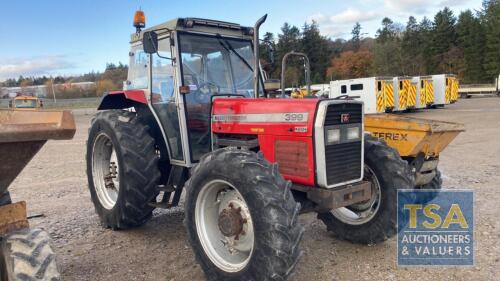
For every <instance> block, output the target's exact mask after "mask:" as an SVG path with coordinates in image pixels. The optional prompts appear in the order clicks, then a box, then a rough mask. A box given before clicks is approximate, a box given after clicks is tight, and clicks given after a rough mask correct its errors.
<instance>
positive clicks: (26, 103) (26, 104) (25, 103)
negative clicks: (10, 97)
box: [16, 99, 36, 108]
mask: <svg viewBox="0 0 500 281" xmlns="http://www.w3.org/2000/svg"><path fill="white" fill-rule="evenodd" d="M16 107H17V108H35V107H36V100H34V99H33V100H32V99H18V100H16Z"/></svg>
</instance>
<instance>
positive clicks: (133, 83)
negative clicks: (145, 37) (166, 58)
mask: <svg viewBox="0 0 500 281" xmlns="http://www.w3.org/2000/svg"><path fill="white" fill-rule="evenodd" d="M129 56H130V63H129V68H128V79H129V80H128V81H127V89H129V90H133V89H147V88H148V64H149V58H148V54H146V53H144V50H143V49H142V46H140V45H139V46H134V47H132V50H131V51H130V53H129Z"/></svg>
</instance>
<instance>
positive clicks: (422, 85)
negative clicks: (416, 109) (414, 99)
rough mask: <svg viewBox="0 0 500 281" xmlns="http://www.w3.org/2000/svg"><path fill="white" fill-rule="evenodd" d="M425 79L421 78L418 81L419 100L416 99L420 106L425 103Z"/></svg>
mask: <svg viewBox="0 0 500 281" xmlns="http://www.w3.org/2000/svg"><path fill="white" fill-rule="evenodd" d="M426 82H427V81H425V80H422V81H421V82H420V83H421V84H420V85H418V86H419V87H420V100H419V101H418V102H419V103H420V106H425V105H426V103H425V102H426V94H427V93H426V87H427V84H426Z"/></svg>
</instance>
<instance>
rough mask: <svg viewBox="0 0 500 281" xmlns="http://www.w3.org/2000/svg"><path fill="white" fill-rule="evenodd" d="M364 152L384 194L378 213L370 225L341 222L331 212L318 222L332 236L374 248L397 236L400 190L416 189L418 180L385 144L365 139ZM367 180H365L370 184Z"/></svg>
mask: <svg viewBox="0 0 500 281" xmlns="http://www.w3.org/2000/svg"><path fill="white" fill-rule="evenodd" d="M364 152H365V166H368V167H369V170H371V171H373V173H374V176H375V177H376V179H377V180H378V182H379V186H380V190H381V198H380V201H379V207H378V209H377V211H376V213H375V214H374V215H373V217H372V218H371V219H370V220H369V221H367V222H364V223H360V224H350V223H346V222H344V221H341V220H339V219H338V218H337V217H336V216H335V215H334V214H333V213H332V212H327V213H321V214H318V218H319V219H320V220H322V221H323V222H324V223H325V225H326V226H327V229H328V231H331V232H333V233H334V234H335V235H336V236H337V237H338V238H340V239H343V240H347V241H351V242H354V243H361V244H374V243H379V242H382V241H385V240H387V239H388V238H390V237H392V236H394V235H395V234H396V232H397V190H398V189H413V188H414V182H415V179H414V176H413V173H412V172H411V169H410V167H409V165H408V163H407V162H406V161H404V160H402V159H401V157H400V156H399V154H398V152H397V151H396V150H395V149H394V148H391V147H389V146H388V145H387V144H386V143H385V142H384V141H381V140H378V139H376V138H374V137H372V136H370V135H365V150H364ZM366 170H367V169H365V174H366ZM366 176H367V175H365V180H367V178H366ZM372 182H373V181H372ZM372 191H373V189H372Z"/></svg>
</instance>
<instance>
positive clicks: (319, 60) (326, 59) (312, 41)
mask: <svg viewBox="0 0 500 281" xmlns="http://www.w3.org/2000/svg"><path fill="white" fill-rule="evenodd" d="M300 45H301V47H300V51H302V52H304V53H305V54H307V56H308V57H309V61H310V64H311V80H312V82H313V83H322V82H324V80H325V76H326V69H327V68H328V66H329V64H330V57H331V50H330V48H329V40H328V39H327V38H326V37H324V36H323V35H321V34H320V32H319V27H318V25H317V24H316V22H314V21H313V22H312V23H311V24H307V23H306V24H304V27H303V29H302V37H301V40H300Z"/></svg>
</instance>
